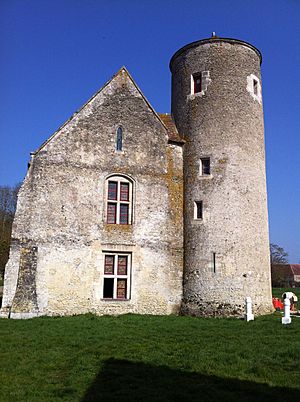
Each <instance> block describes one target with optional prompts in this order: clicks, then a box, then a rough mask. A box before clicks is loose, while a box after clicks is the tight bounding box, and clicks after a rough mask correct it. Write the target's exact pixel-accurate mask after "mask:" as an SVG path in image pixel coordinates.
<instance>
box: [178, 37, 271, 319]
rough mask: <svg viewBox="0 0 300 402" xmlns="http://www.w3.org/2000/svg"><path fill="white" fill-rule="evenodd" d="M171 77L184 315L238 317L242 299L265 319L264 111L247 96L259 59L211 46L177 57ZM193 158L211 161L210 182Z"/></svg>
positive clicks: (244, 49)
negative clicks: (194, 87) (199, 214)
mask: <svg viewBox="0 0 300 402" xmlns="http://www.w3.org/2000/svg"><path fill="white" fill-rule="evenodd" d="M171 71H172V113H173V115H174V118H175V122H176V125H177V127H178V128H179V131H180V132H182V133H184V134H185V139H186V143H185V146H184V183H185V187H184V194H185V198H184V199H185V202H184V204H185V213H184V215H185V218H184V225H185V273H184V303H183V312H184V313H188V314H195V315H213V316H218V315H242V314H243V309H244V300H245V297H247V296H250V297H251V298H252V301H253V304H254V310H255V312H257V313H258V314H262V313H266V312H270V311H272V305H271V281H270V263H269V238H268V214H267V202H266V178H265V154H264V126H263V111H262V104H261V98H260V97H259V96H252V94H251V93H250V92H249V77H252V76H254V77H256V78H257V80H258V82H257V84H258V85H257V89H258V90H260V81H261V75H260V59H259V56H258V54H257V52H256V51H254V50H253V48H251V47H249V46H248V45H247V44H242V43H240V42H239V43H237V42H236V41H234V40H231V41H227V40H226V39H224V40H222V39H220V40H214V39H211V40H210V41H209V40H208V41H205V43H204V42H199V44H195V45H192V46H190V47H189V46H187V47H186V48H184V49H183V50H182V52H181V53H180V52H178V53H177V55H175V57H173V59H172V61H171ZM202 72H206V75H207V74H208V73H209V78H210V82H209V85H208V86H207V87H206V90H205V91H202V92H201V93H199V94H195V95H193V96H191V95H190V94H191V76H192V74H199V73H202ZM200 158H210V164H211V174H210V175H206V176H203V175H201V170H200ZM195 201H202V203H203V218H202V219H195V217H194V209H195V204H194V203H195ZM214 262H215V264H214Z"/></svg>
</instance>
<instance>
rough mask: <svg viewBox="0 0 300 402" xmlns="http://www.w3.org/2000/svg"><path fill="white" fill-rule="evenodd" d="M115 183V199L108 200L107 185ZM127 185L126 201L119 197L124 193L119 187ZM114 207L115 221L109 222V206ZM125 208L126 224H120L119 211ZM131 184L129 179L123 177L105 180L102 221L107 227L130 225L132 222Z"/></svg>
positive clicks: (118, 176) (110, 177)
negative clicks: (126, 210)
mask: <svg viewBox="0 0 300 402" xmlns="http://www.w3.org/2000/svg"><path fill="white" fill-rule="evenodd" d="M113 182H114V183H117V191H116V199H109V184H110V183H113ZM122 184H126V185H128V192H127V193H128V199H127V200H124V199H121V198H122V197H121V195H122V194H124V191H122V192H121V185H122ZM110 205H115V219H114V222H109V213H108V211H109V206H110ZM125 205H126V206H127V208H128V213H127V218H128V219H127V222H126V223H125V222H122V214H121V210H122V209H123V208H122V207H123V206H125ZM132 218H133V182H132V180H130V179H129V178H127V177H125V176H123V175H111V176H109V177H108V178H106V183H105V215H104V221H105V223H106V224H108V225H131V224H132V221H133V219H132Z"/></svg>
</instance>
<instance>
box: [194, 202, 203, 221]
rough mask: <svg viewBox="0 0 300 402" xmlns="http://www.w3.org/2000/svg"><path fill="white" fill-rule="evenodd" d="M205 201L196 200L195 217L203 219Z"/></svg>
mask: <svg viewBox="0 0 300 402" xmlns="http://www.w3.org/2000/svg"><path fill="white" fill-rule="evenodd" d="M202 209H203V203H202V201H195V210H194V218H195V219H202V218H203V210H202Z"/></svg>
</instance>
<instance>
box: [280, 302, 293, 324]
mask: <svg viewBox="0 0 300 402" xmlns="http://www.w3.org/2000/svg"><path fill="white" fill-rule="evenodd" d="M290 307H291V302H290V299H289V298H287V297H286V298H285V299H284V316H283V317H282V318H281V324H290V323H291V322H292V319H291V311H290Z"/></svg>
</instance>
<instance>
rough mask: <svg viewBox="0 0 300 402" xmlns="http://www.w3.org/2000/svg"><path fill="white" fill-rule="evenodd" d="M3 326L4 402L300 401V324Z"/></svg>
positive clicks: (267, 320) (147, 321)
mask: <svg viewBox="0 0 300 402" xmlns="http://www.w3.org/2000/svg"><path fill="white" fill-rule="evenodd" d="M280 317H281V315H280V314H279V315H273V316H265V317H260V318H258V319H256V320H255V321H254V322H249V323H246V322H244V321H242V320H238V319H200V318H193V317H177V316H164V317H162V316H139V315H124V316H120V317H108V316H104V317H96V316H93V315H85V316H77V317H64V318H46V317H44V318H37V319H32V320H27V321H26V320H21V321H14V320H5V319H2V320H0V362H1V364H0V384H1V385H0V401H1V402H6V401H17V402H18V401H28V402H34V401H162V402H165V401H189V400H196V401H203V402H208V401H210V402H212V401H222V402H223V401H230V402H233V401H242V402H245V401H255V402H258V401H262V402H266V401H273V402H274V401H281V402H282V401H283V400H287V401H292V400H293V402H295V401H296V400H300V399H299V398H300V382H299V381H300V358H299V356H300V318H294V319H293V322H292V324H291V325H288V326H283V325H281V321H280Z"/></svg>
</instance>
